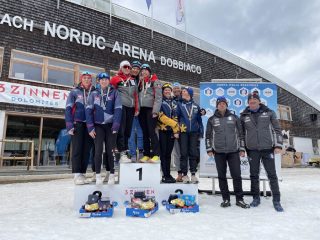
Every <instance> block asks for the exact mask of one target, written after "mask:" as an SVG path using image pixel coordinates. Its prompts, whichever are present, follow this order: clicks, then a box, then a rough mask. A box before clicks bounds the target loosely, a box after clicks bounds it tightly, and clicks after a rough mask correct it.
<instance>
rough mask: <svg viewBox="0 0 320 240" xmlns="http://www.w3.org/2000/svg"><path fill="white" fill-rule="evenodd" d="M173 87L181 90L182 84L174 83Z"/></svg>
mask: <svg viewBox="0 0 320 240" xmlns="http://www.w3.org/2000/svg"><path fill="white" fill-rule="evenodd" d="M172 86H173V87H178V88H180V89H181V84H180V83H178V82H174V83H173V84H172Z"/></svg>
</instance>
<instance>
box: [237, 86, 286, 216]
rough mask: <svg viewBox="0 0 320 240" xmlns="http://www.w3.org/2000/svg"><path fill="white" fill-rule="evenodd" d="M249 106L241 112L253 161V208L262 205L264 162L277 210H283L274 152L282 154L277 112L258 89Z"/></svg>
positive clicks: (250, 156) (250, 162)
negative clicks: (261, 170)
mask: <svg viewBox="0 0 320 240" xmlns="http://www.w3.org/2000/svg"><path fill="white" fill-rule="evenodd" d="M248 104H249V106H248V107H247V108H246V109H245V110H244V111H243V112H242V113H241V117H240V119H241V124H242V127H243V131H244V133H245V144H246V150H247V154H248V160H249V164H250V179H251V193H252V195H253V201H252V202H251V203H250V206H251V207H257V206H259V205H260V181H259V174H260V161H262V162H263V166H264V168H265V170H266V172H267V176H268V179H269V181H270V188H271V192H272V197H273V206H274V208H275V210H276V211H278V212H283V211H284V210H283V208H282V206H281V204H280V191H279V183H278V177H277V173H276V167H275V159H274V154H279V153H281V150H282V143H283V140H282V133H281V128H280V124H279V121H278V119H277V116H276V114H275V112H274V111H273V110H271V109H269V108H268V107H267V106H265V105H264V104H262V103H261V101H260V97H259V94H258V92H257V91H255V92H253V93H250V94H249V95H248Z"/></svg>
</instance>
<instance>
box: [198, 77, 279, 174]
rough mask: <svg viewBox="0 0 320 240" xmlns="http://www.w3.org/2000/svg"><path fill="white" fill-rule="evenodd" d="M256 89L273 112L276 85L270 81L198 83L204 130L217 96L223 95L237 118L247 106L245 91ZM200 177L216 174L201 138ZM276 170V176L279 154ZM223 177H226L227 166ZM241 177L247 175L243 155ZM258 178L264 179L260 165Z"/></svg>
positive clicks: (247, 166) (213, 161)
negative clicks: (203, 110)
mask: <svg viewBox="0 0 320 240" xmlns="http://www.w3.org/2000/svg"><path fill="white" fill-rule="evenodd" d="M253 91H258V92H259V95H260V99H261V102H262V103H263V104H265V105H266V106H268V107H269V108H270V109H272V110H273V111H275V112H277V86H276V85H275V84H273V83H248V82H247V83H239V82H237V83H229V82H228V83H211V82H208V83H200V105H201V107H202V108H204V109H206V111H207V114H206V115H205V116H204V117H203V118H202V121H203V125H204V128H205V129H206V126H207V121H208V119H209V117H211V116H212V115H213V114H214V111H215V110H216V101H217V97H220V96H224V97H225V98H226V99H227V102H228V108H229V110H231V111H232V112H234V113H235V114H236V115H238V116H239V117H240V113H241V112H242V111H243V110H244V109H245V108H246V107H247V105H248V102H247V97H248V94H249V93H252V92H253ZM200 159H201V161H200V177H218V173H217V169H216V164H215V160H214V157H209V156H208V155H207V152H206V148H205V142H204V139H203V140H202V141H201V145H200ZM275 161H276V170H277V174H278V177H279V178H280V169H281V155H280V154H277V155H276V156H275ZM227 176H228V177H230V172H229V169H228V170H227ZM241 176H242V178H243V179H249V178H250V168H249V162H248V159H247V157H244V158H241ZM260 179H268V178H267V175H266V172H265V170H264V168H263V166H262V164H261V170H260Z"/></svg>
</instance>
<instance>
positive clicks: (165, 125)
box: [158, 83, 179, 183]
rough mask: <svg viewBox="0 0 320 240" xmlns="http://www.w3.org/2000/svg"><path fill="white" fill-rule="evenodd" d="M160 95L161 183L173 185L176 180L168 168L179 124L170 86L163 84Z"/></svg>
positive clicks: (177, 135) (177, 136)
mask: <svg viewBox="0 0 320 240" xmlns="http://www.w3.org/2000/svg"><path fill="white" fill-rule="evenodd" d="M162 94H163V98H162V104H161V108H160V112H159V118H158V128H159V142H160V160H161V169H162V174H163V177H162V182H163V183H175V182H176V180H175V179H174V178H173V177H172V176H171V174H170V167H171V153H172V149H173V145H174V140H175V139H176V138H179V124H178V119H177V116H176V110H177V103H176V101H175V100H173V98H172V96H171V94H172V86H171V85H170V84H169V83H165V84H163V86H162Z"/></svg>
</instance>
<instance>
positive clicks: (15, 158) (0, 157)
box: [0, 139, 34, 170]
mask: <svg viewBox="0 0 320 240" xmlns="http://www.w3.org/2000/svg"><path fill="white" fill-rule="evenodd" d="M8 142H9V143H27V144H30V147H29V150H28V151H27V153H29V154H30V156H28V155H29V154H26V155H25V156H20V155H18V156H16V155H15V154H14V155H13V156H11V155H10V156H4V154H3V153H1V155H0V168H2V167H3V160H10V161H21V160H25V161H26V162H27V170H29V169H30V170H33V159H34V141H33V140H16V139H0V143H1V144H2V143H4V144H2V149H5V143H8ZM2 152H4V150H2Z"/></svg>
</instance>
